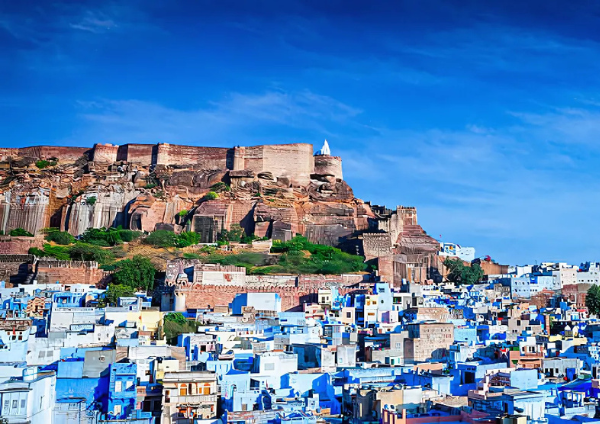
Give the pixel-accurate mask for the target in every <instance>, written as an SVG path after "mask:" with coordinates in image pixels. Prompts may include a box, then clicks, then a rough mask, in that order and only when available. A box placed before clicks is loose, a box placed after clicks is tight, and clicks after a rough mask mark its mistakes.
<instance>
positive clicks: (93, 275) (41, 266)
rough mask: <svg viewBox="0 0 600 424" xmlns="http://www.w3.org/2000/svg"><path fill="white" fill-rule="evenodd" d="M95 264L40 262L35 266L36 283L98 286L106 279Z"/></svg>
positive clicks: (82, 262)
mask: <svg viewBox="0 0 600 424" xmlns="http://www.w3.org/2000/svg"><path fill="white" fill-rule="evenodd" d="M106 274H107V273H106V272H105V271H103V270H101V269H99V268H98V263H97V262H91V261H57V260H40V261H39V262H38V264H37V281H38V283H40V284H53V283H56V282H57V281H58V282H59V283H60V284H62V285H65V284H88V285H94V286H95V285H98V284H100V283H101V282H102V281H103V279H104V278H105V277H106Z"/></svg>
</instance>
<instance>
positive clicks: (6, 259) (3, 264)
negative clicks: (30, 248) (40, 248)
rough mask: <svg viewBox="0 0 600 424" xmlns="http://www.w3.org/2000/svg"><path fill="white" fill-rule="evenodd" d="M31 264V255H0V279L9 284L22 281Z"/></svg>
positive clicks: (29, 270) (29, 271)
mask: <svg viewBox="0 0 600 424" xmlns="http://www.w3.org/2000/svg"><path fill="white" fill-rule="evenodd" d="M32 264H33V256H31V255H12V254H10V255H5V254H2V255H0V281H4V282H6V283H7V285H9V286H14V285H16V284H20V283H23V282H24V281H25V279H26V278H27V276H28V275H29V274H30V273H31V270H32Z"/></svg>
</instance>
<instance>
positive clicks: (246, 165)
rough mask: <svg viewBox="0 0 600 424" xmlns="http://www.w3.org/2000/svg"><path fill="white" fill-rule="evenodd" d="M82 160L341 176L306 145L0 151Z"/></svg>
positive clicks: (331, 160) (299, 177)
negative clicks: (315, 156) (82, 158)
mask: <svg viewBox="0 0 600 424" xmlns="http://www.w3.org/2000/svg"><path fill="white" fill-rule="evenodd" d="M81 157H85V158H86V159H88V160H90V161H92V162H95V163H98V164H113V163H116V162H127V163H131V164H135V165H139V166H142V167H152V166H158V165H162V166H182V165H185V166H193V167H196V168H198V169H207V170H208V169H229V170H236V171H239V170H249V171H252V172H254V173H256V174H258V173H260V172H271V173H272V174H273V176H275V177H288V178H290V179H291V181H292V183H293V184H297V185H307V184H308V183H309V182H310V176H311V174H325V175H332V176H334V177H337V178H340V179H341V178H342V165H341V164H342V160H341V158H340V157H337V156H329V155H318V157H317V160H316V161H315V158H314V152H313V145H312V144H307V143H292V144H272V145H260V146H249V147H244V146H236V147H233V148H222V147H203V146H181V145H175V144H166V143H159V144H122V145H112V144H96V145H95V146H94V147H92V148H85V147H58V146H34V147H23V148H2V149H0V161H8V160H9V158H13V159H14V158H31V159H35V160H48V159H57V160H58V162H59V163H62V162H65V163H68V162H74V161H76V160H77V159H79V158H81Z"/></svg>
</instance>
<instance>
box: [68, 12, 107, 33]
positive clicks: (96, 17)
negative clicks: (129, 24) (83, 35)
mask: <svg viewBox="0 0 600 424" xmlns="http://www.w3.org/2000/svg"><path fill="white" fill-rule="evenodd" d="M69 26H70V27H71V28H74V29H79V30H82V31H87V32H91V33H94V34H101V33H103V32H106V31H110V30H113V29H115V28H117V27H118V25H117V23H116V22H115V21H114V19H112V18H111V17H109V16H107V15H106V14H105V13H103V12H99V11H92V10H87V11H85V13H84V16H82V17H81V19H79V20H78V21H76V22H74V23H70V24H69Z"/></svg>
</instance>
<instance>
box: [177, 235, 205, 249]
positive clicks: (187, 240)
mask: <svg viewBox="0 0 600 424" xmlns="http://www.w3.org/2000/svg"><path fill="white" fill-rule="evenodd" d="M198 243H200V234H198V233H195V232H193V231H184V232H183V233H181V234H179V235H178V236H177V241H176V246H177V247H187V246H192V245H194V244H198Z"/></svg>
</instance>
